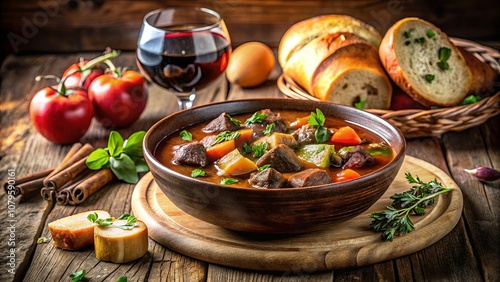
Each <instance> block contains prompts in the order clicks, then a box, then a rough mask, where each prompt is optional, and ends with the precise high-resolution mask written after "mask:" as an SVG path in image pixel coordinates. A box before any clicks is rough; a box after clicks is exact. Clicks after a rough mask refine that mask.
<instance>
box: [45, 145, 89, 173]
mask: <svg viewBox="0 0 500 282" xmlns="http://www.w3.org/2000/svg"><path fill="white" fill-rule="evenodd" d="M82 147H83V145H82V143H75V144H73V146H71V148H69V150H68V152H67V153H66V155H64V158H63V159H62V160H61V162H60V163H59V165H58V166H56V167H55V168H54V170H53V171H52V172H51V173H50V174H49V175H47V177H51V176H53V175H54V174H56V173H58V172H60V171H61V170H63V169H65V168H66V167H68V166H69V165H70V163H69V162H68V161H69V160H70V159H71V157H73V156H74V155H75V154H76V152H78V151H79V150H80V149H81V148H82Z"/></svg>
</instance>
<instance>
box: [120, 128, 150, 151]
mask: <svg viewBox="0 0 500 282" xmlns="http://www.w3.org/2000/svg"><path fill="white" fill-rule="evenodd" d="M144 135H146V131H143V130H141V131H137V132H134V133H133V134H132V135H130V136H129V138H128V139H127V140H125V142H124V148H123V151H124V152H125V153H127V155H129V156H137V157H144V153H143V151H142V141H143V140H144Z"/></svg>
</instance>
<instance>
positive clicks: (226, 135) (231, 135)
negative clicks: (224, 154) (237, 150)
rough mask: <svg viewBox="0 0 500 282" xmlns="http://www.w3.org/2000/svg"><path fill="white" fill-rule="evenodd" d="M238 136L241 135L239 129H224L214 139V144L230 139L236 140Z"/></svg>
mask: <svg viewBox="0 0 500 282" xmlns="http://www.w3.org/2000/svg"><path fill="white" fill-rule="evenodd" d="M238 137H240V133H239V132H238V131H228V130H226V131H223V132H221V133H219V134H218V135H217V136H216V137H215V138H214V141H213V142H212V145H211V146H213V145H215V144H219V143H222V142H224V141H229V140H235V139H237V138H238Z"/></svg>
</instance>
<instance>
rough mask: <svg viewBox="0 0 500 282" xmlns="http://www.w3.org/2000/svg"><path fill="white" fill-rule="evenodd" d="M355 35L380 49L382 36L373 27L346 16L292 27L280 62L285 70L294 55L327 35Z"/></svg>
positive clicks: (326, 17)
mask: <svg viewBox="0 0 500 282" xmlns="http://www.w3.org/2000/svg"><path fill="white" fill-rule="evenodd" d="M336 32H349V33H353V34H355V35H357V36H359V37H361V38H363V39H365V40H367V41H369V42H371V43H372V44H374V45H375V46H377V47H378V45H379V44H380V41H381V40H382V36H381V35H380V33H379V32H378V31H377V30H376V29H375V28H373V27H372V26H370V25H368V24H366V23H364V22H362V21H360V20H358V19H356V18H353V17H350V16H346V15H335V14H334V15H324V16H318V17H313V18H309V19H306V20H303V21H301V22H298V23H296V24H294V25H292V26H291V27H290V28H289V29H288V30H287V31H286V32H285V34H284V35H283V37H282V38H281V41H280V44H279V48H278V61H279V63H280V65H281V67H282V68H284V67H285V66H286V64H287V62H288V60H289V59H290V58H291V57H292V55H293V54H294V53H295V52H297V51H299V50H300V49H302V48H303V47H304V46H305V45H306V44H308V43H309V42H310V41H312V40H314V39H315V38H317V37H319V36H322V35H324V34H326V33H336Z"/></svg>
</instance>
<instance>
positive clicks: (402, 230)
mask: <svg viewBox="0 0 500 282" xmlns="http://www.w3.org/2000/svg"><path fill="white" fill-rule="evenodd" d="M405 176H406V179H407V180H408V182H409V183H411V184H418V185H414V186H412V187H411V189H410V190H409V191H407V192H403V193H400V194H399V193H397V194H394V195H393V196H391V199H392V200H393V202H392V204H391V205H390V206H387V210H385V211H381V212H374V213H372V214H370V215H369V216H370V217H371V218H373V221H372V222H371V223H370V228H371V229H372V230H374V231H382V232H383V233H382V238H383V239H384V240H385V241H392V240H393V239H394V235H396V234H397V235H401V236H402V235H406V234H408V233H410V232H412V231H413V230H415V227H414V226H413V222H412V221H411V218H410V213H411V212H413V213H414V214H416V215H424V214H425V208H427V207H428V206H430V205H433V204H434V198H435V197H436V196H438V195H440V194H443V193H447V192H449V191H451V190H453V188H446V187H443V185H442V184H441V183H439V182H438V181H437V180H436V179H434V180H432V181H430V182H428V183H425V182H423V181H422V180H420V178H419V177H418V176H417V177H416V179H415V178H414V177H413V176H412V175H411V173H409V172H408V173H406V174H405Z"/></svg>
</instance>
